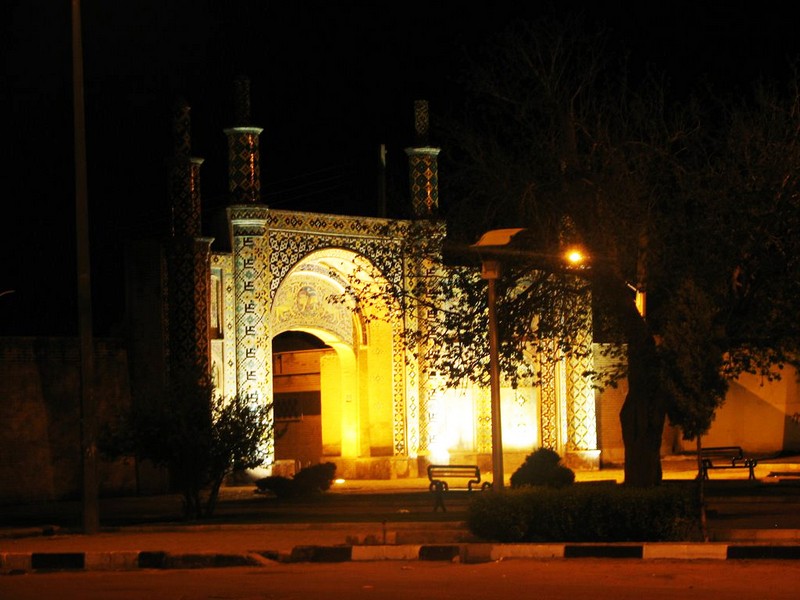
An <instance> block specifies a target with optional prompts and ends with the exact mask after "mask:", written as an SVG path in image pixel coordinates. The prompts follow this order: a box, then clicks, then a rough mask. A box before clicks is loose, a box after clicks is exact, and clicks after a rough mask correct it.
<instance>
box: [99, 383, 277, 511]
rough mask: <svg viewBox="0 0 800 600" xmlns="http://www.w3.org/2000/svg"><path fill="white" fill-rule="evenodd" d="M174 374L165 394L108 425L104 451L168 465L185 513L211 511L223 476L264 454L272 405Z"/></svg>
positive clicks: (252, 464)
mask: <svg viewBox="0 0 800 600" xmlns="http://www.w3.org/2000/svg"><path fill="white" fill-rule="evenodd" d="M176 379H177V380H176V381H174V382H173V383H172V385H171V386H170V391H169V394H168V395H167V397H166V398H161V399H158V400H157V401H154V402H152V403H148V405H147V406H139V407H135V408H134V409H133V410H132V411H131V413H130V414H128V415H127V416H126V417H125V418H123V419H121V420H120V422H119V424H118V425H117V426H116V427H115V428H114V429H113V430H110V431H107V432H106V434H105V436H104V443H103V451H104V452H105V453H106V454H109V455H112V456H123V455H127V456H136V457H137V458H138V459H144V460H150V461H152V462H153V463H154V464H156V465H159V466H163V467H166V468H168V469H169V472H170V478H171V482H172V485H173V486H174V487H175V489H177V490H178V491H180V493H181V495H182V496H183V512H184V516H185V517H186V518H187V519H198V518H201V517H210V516H211V515H213V513H214V510H215V508H216V502H217V498H218V494H219V488H220V486H221V485H222V483H223V481H224V479H225V477H226V476H227V475H228V474H230V473H231V472H233V471H235V470H243V469H248V468H254V467H257V466H259V465H262V464H263V463H264V461H265V460H266V453H265V448H264V439H265V438H266V434H267V430H268V428H269V427H270V426H271V410H270V409H269V407H266V406H253V405H252V404H251V403H250V402H249V401H247V400H246V399H244V398H241V397H238V396H236V397H234V398H231V399H227V400H226V399H223V398H221V397H218V396H215V395H214V394H213V393H212V390H211V387H210V385H208V383H207V381H206V379H205V378H201V379H197V378H193V377H185V378H183V377H181V378H176ZM204 494H205V495H206V498H205V501H204V500H203V495H204Z"/></svg>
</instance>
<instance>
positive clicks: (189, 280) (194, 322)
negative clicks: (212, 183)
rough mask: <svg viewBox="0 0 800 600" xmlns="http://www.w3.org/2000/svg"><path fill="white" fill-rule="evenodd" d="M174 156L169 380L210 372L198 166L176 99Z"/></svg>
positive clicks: (186, 113) (206, 242)
mask: <svg viewBox="0 0 800 600" xmlns="http://www.w3.org/2000/svg"><path fill="white" fill-rule="evenodd" d="M173 131H174V142H175V143H174V155H173V158H172V161H171V168H170V179H169V184H170V201H171V203H170V209H171V219H170V237H169V241H168V244H167V281H166V286H165V287H166V290H167V307H168V309H167V312H166V319H167V323H168V326H167V328H166V331H167V338H168V343H167V347H168V350H167V352H168V356H169V361H168V364H169V373H170V377H171V378H172V379H173V380H176V379H178V378H180V377H185V376H191V377H195V378H202V377H204V376H206V375H207V374H208V373H209V366H210V346H209V340H208V328H209V287H210V272H209V262H208V261H209V253H210V247H211V242H212V239H211V238H204V237H200V223H201V214H200V201H201V194H200V165H202V163H203V159H201V158H194V157H192V156H191V119H190V108H189V106H188V105H187V104H186V103H185V102H183V101H179V102H178V103H177V104H176V106H175V112H174V115H173Z"/></svg>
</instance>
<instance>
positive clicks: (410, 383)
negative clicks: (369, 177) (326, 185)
mask: <svg viewBox="0 0 800 600" xmlns="http://www.w3.org/2000/svg"><path fill="white" fill-rule="evenodd" d="M408 230H409V224H408V222H404V221H389V220H387V219H374V218H363V217H346V216H339V215H327V214H318V213H297V212H289V211H274V210H270V211H268V213H267V215H266V243H267V245H268V247H269V248H268V251H269V255H270V260H269V262H268V269H269V276H268V277H267V278H265V279H266V280H268V281H269V284H268V285H269V287H268V288H267V289H268V292H267V294H266V298H265V302H267V303H274V298H275V294H276V292H277V290H278V288H279V287H280V285H281V283H282V282H283V281H284V279H285V277H286V275H287V273H289V272H290V271H291V270H292V269H293V268H294V267H296V266H297V265H298V264H299V263H300V262H301V261H302V260H303V259H304V258H305V257H307V256H308V255H309V254H311V253H313V252H315V251H318V250H326V249H331V248H337V249H343V250H349V251H351V252H355V253H356V254H360V255H362V256H364V257H366V258H367V259H368V260H369V261H370V262H371V263H372V264H373V265H374V266H375V267H376V268H377V269H378V271H379V272H380V274H381V276H383V277H385V278H386V279H388V280H389V281H391V282H392V283H393V284H394V285H398V286H399V285H402V282H403V264H402V259H401V256H402V254H401V252H400V248H401V246H402V236H403V235H404V234H405V233H407V232H408ZM402 327H403V326H402V324H393V336H392V337H393V339H392V344H393V346H394V348H395V352H393V357H392V399H393V401H392V403H393V417H392V418H393V425H392V433H393V452H394V454H395V455H407V456H412V455H413V454H412V453H413V452H415V451H416V447H417V444H418V441H419V440H418V436H417V432H416V422H417V417H418V406H417V393H418V388H417V384H418V374H417V372H416V365H415V362H416V361H415V360H413V359H411V356H410V354H409V352H408V351H407V350H400V349H401V348H403V344H402ZM397 350H400V351H399V352H398V351H397Z"/></svg>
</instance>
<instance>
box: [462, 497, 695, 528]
mask: <svg viewBox="0 0 800 600" xmlns="http://www.w3.org/2000/svg"><path fill="white" fill-rule="evenodd" d="M692 498H693V497H692V494H691V490H688V489H686V490H684V489H681V488H676V487H670V486H660V487H655V488H636V487H631V486H617V485H614V484H609V485H602V486H601V485H584V484H578V485H574V486H570V487H567V488H562V489H553V488H547V487H539V488H535V489H534V488H523V489H516V490H509V491H507V492H504V493H499V494H479V495H476V496H475V497H474V498H473V500H472V502H471V504H470V507H469V515H468V517H467V524H468V526H469V528H470V531H471V532H472V533H474V534H476V535H478V536H480V537H482V538H484V539H487V540H497V541H502V542H632V541H639V542H640V541H668V540H686V539H690V538H692V536H693V534H694V533H693V532H694V531H695V529H696V527H695V525H696V522H697V514H698V510H697V503H696V501H695V500H693V499H692Z"/></svg>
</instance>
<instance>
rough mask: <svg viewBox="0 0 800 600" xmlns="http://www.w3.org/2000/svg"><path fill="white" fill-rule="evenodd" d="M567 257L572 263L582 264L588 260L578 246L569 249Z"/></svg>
mask: <svg viewBox="0 0 800 600" xmlns="http://www.w3.org/2000/svg"><path fill="white" fill-rule="evenodd" d="M566 259H567V261H568V262H569V263H570V264H571V265H581V264H583V262H584V261H585V260H586V256H584V254H583V252H581V251H580V250H579V249H578V248H571V249H570V250H567V253H566Z"/></svg>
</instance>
